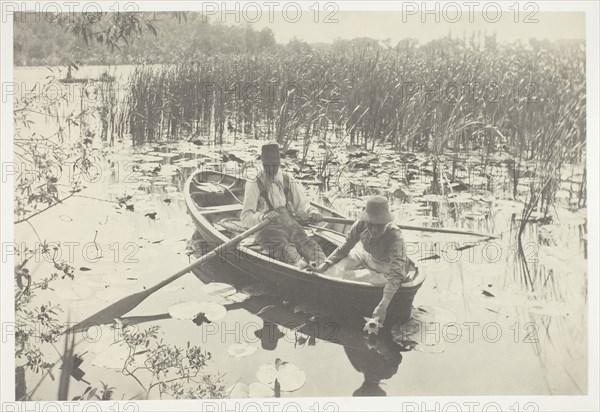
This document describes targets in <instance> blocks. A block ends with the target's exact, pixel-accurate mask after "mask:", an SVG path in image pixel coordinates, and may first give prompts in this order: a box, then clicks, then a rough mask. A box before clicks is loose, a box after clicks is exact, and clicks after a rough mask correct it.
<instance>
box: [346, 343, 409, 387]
mask: <svg viewBox="0 0 600 412" xmlns="http://www.w3.org/2000/svg"><path fill="white" fill-rule="evenodd" d="M362 342H363V345H362V346H358V347H355V346H344V351H345V352H346V355H347V356H348V359H349V360H350V363H351V364H352V366H353V367H354V369H356V370H357V371H358V372H361V373H362V374H363V376H364V381H363V383H362V385H361V386H360V387H359V388H358V389H357V390H355V391H354V393H353V394H352V396H386V395H387V394H386V392H385V391H384V390H383V389H382V388H381V386H380V384H381V381H382V380H384V379H390V378H391V377H392V376H394V375H395V374H396V373H397V372H398V366H400V363H401V362H402V354H401V353H400V350H399V347H398V345H396V344H395V343H394V342H393V341H391V339H389V338H386V337H379V336H375V335H370V336H368V337H366V336H365V338H364V339H363V341H362Z"/></svg>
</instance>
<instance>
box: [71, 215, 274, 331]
mask: <svg viewBox="0 0 600 412" xmlns="http://www.w3.org/2000/svg"><path fill="white" fill-rule="evenodd" d="M269 223H270V222H269V221H268V220H265V221H264V222H261V223H259V224H258V225H256V226H254V227H252V228H250V229H248V230H246V231H245V232H243V233H240V234H239V235H237V236H236V237H234V238H232V239H230V240H228V241H227V242H225V243H223V244H222V245H220V246H218V247H216V248H215V249H213V250H211V251H210V252H208V253H207V254H206V255H204V256H202V257H201V258H200V259H198V260H196V261H195V262H193V263H191V264H189V265H188V266H186V267H184V268H183V269H181V270H180V271H178V272H177V273H175V274H174V275H171V276H169V277H168V278H167V279H165V280H163V281H162V282H160V283H158V284H156V285H154V286H152V287H151V288H149V289H145V290H143V291H141V292H138V293H136V294H134V295H131V296H127V297H124V298H123V299H121V300H119V301H117V302H115V303H113V304H112V305H110V306H108V307H106V308H104V309H102V310H101V311H100V312H98V313H95V314H93V315H92V316H90V317H88V318H87V319H85V320H82V321H81V322H79V323H78V324H76V325H75V326H73V327H71V328H69V329H68V330H67V331H66V332H65V333H67V332H77V331H80V330H83V329H85V327H86V326H94V325H99V324H105V323H109V322H112V321H113V320H114V319H116V318H120V317H121V316H123V315H124V314H126V313H127V312H129V311H131V310H132V309H133V308H135V307H136V306H137V305H139V304H140V303H142V301H143V300H144V299H146V298H147V297H148V296H150V295H151V294H153V293H154V292H156V291H157V290H159V289H160V288H163V287H165V286H167V285H168V284H169V283H171V282H173V281H174V280H176V279H179V278H180V277H181V276H183V275H185V274H186V273H188V272H189V271H190V270H192V269H193V268H195V267H196V266H200V265H202V264H204V263H206V262H208V261H209V260H210V259H212V258H214V257H216V256H218V255H219V254H220V253H221V252H223V251H224V250H226V249H227V248H228V247H230V246H232V245H235V244H237V243H239V242H241V241H242V240H244V239H245V238H247V237H248V236H250V235H252V234H254V233H256V232H257V231H259V230H260V229H262V228H264V227H265V226H267V225H268V224H269Z"/></svg>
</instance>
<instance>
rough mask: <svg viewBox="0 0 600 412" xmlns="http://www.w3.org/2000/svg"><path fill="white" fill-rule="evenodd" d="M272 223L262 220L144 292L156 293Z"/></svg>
mask: <svg viewBox="0 0 600 412" xmlns="http://www.w3.org/2000/svg"><path fill="white" fill-rule="evenodd" d="M270 223H271V222H270V221H269V220H265V221H264V222H260V223H259V224H258V225H256V226H253V227H251V228H250V229H248V230H246V231H245V232H242V233H240V234H239V235H237V236H236V237H233V238H231V239H229V240H228V241H227V242H225V243H223V244H222V245H219V246H217V247H216V248H214V249H213V250H211V251H210V252H208V253H207V254H205V255H203V256H202V257H201V258H199V259H197V260H195V261H194V262H192V263H190V264H189V265H187V266H186V267H184V268H183V269H181V270H180V271H179V272H177V273H175V274H174V275H172V276H170V277H168V278H167V279H165V280H163V281H162V282H160V283H158V284H156V285H154V286H153V287H151V288H150V289H147V290H145V291H144V292H147V293H148V295H150V294H151V293H154V292H156V291H157V290H159V289H161V288H163V287H165V286H167V285H168V284H169V283H171V282H173V281H174V280H176V279H179V278H180V277H181V276H183V275H185V274H186V273H188V272H189V271H190V270H192V269H194V268H195V267H197V266H200V265H203V264H204V263H206V262H208V261H209V260H210V259H212V258H214V257H216V256H218V255H220V254H221V253H222V252H223V251H224V250H226V249H227V248H228V247H230V246H232V245H236V244H238V243H239V242H241V241H242V240H244V239H246V238H247V237H248V236H251V235H253V234H254V233H256V232H258V231H259V230H261V229H262V228H264V227H265V226H268V225H269V224H270Z"/></svg>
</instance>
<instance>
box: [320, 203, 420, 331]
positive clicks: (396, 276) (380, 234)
mask: <svg viewBox="0 0 600 412" xmlns="http://www.w3.org/2000/svg"><path fill="white" fill-rule="evenodd" d="M392 220H393V218H392V215H391V213H390V210H389V206H388V201H387V199H386V198H384V197H382V196H373V197H371V198H369V199H368V200H367V205H366V207H365V210H364V212H363V213H362V214H361V215H360V217H359V220H357V221H356V222H355V223H354V224H353V225H352V228H351V229H350V232H349V233H348V236H347V238H346V242H345V243H344V244H343V245H342V246H340V247H339V248H338V249H336V251H335V252H334V253H333V254H332V255H331V256H330V257H329V258H328V259H326V260H325V262H323V264H322V265H320V266H319V267H318V268H317V272H320V273H325V274H327V275H331V276H344V278H346V279H353V280H362V279H360V278H357V277H356V275H357V274H363V275H364V273H363V271H356V269H359V268H362V267H364V268H366V269H368V271H367V272H371V273H370V275H373V276H371V277H377V276H379V277H381V278H382V280H383V283H384V284H385V286H384V288H383V296H382V299H381V301H380V302H379V304H378V305H377V307H376V308H375V310H374V311H373V315H372V318H373V320H374V322H375V323H377V322H378V323H379V324H380V325H383V323H384V322H385V317H386V312H387V308H388V306H389V304H390V302H391V300H392V298H393V297H394V295H395V294H396V292H397V291H398V289H399V288H400V285H401V284H403V283H408V282H410V281H412V280H413V279H411V278H409V275H408V272H407V269H408V267H409V263H408V258H407V256H406V247H405V245H404V239H403V238H402V232H401V231H400V228H398V227H397V226H396V225H394V224H393V223H392ZM359 241H360V243H359ZM353 271H354V272H353ZM372 272H375V273H372ZM367 323H369V322H367Z"/></svg>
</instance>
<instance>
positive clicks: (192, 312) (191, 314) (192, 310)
mask: <svg viewBox="0 0 600 412" xmlns="http://www.w3.org/2000/svg"><path fill="white" fill-rule="evenodd" d="M168 312H169V315H171V317H172V318H174V319H189V320H192V319H194V318H195V317H196V316H197V315H198V313H200V312H202V307H201V306H200V303H199V302H181V303H176V304H175V305H172V306H169V309H168Z"/></svg>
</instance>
